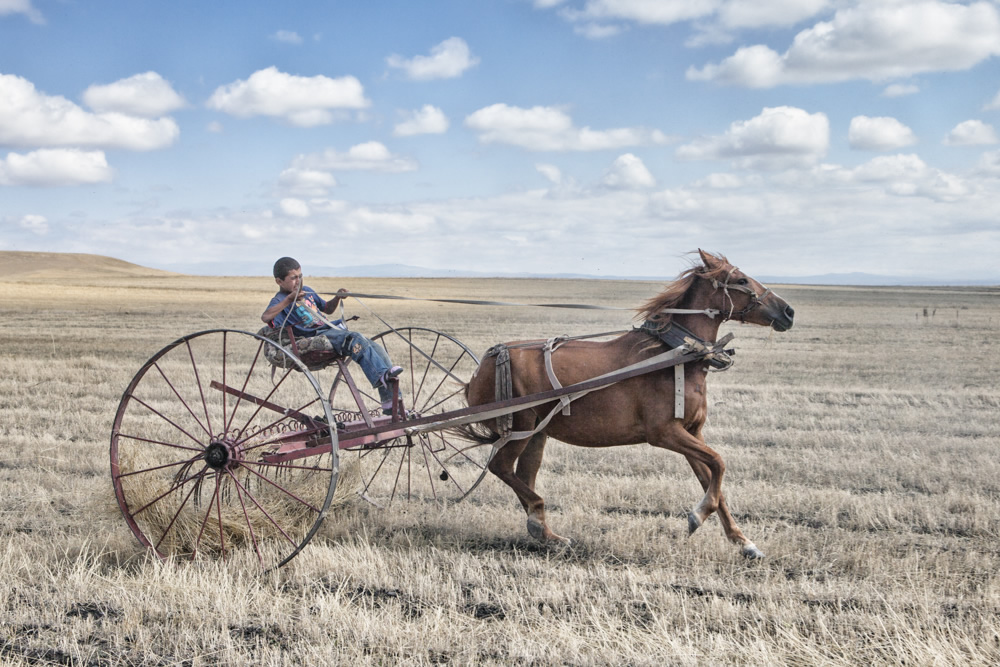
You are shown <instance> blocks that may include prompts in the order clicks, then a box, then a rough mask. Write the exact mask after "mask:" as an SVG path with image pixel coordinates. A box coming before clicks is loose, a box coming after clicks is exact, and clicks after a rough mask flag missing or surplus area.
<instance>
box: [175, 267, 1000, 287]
mask: <svg viewBox="0 0 1000 667" xmlns="http://www.w3.org/2000/svg"><path fill="white" fill-rule="evenodd" d="M246 269H247V266H246V264H243V263H240V264H236V263H233V264H228V265H227V264H211V265H207V264H192V265H174V266H171V270H173V271H179V272H182V273H191V274H195V275H260V273H259V272H256V271H254V272H247V270H246ZM305 270H306V275H307V276H310V275H311V276H331V277H338V278H339V277H343V278H538V279H543V278H556V279H567V280H648V281H653V282H666V281H669V280H673V278H674V276H672V275H671V276H639V275H630V276H623V275H589V274H582V273H528V272H520V273H502V274H497V273H492V272H483V271H467V270H458V269H428V268H425V267H421V266H411V265H408V264H369V265H356V266H337V267H333V266H314V265H309V266H306V267H305ZM756 277H757V279H758V280H760V281H761V282H764V283H776V284H791V285H858V286H878V285H887V286H888V285H891V286H896V285H902V286H920V285H923V286H942V285H956V286H963V285H973V286H983V285H1000V276H998V277H997V278H995V279H992V280H990V279H984V280H947V279H939V278H927V277H903V276H883V275H876V274H871V273H857V272H856V273H827V274H823V275H814V276H756Z"/></svg>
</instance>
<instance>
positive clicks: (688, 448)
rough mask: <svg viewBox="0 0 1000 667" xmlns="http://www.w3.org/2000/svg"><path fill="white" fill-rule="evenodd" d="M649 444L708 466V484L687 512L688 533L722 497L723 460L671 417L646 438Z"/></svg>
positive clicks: (709, 514) (724, 469) (707, 515)
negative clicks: (697, 500) (703, 493)
mask: <svg viewBox="0 0 1000 667" xmlns="http://www.w3.org/2000/svg"><path fill="white" fill-rule="evenodd" d="M649 444H651V445H653V446H655V447H662V448H663V449H669V450H670V451H674V452H677V453H679V454H681V455H682V456H684V458H686V459H688V460H689V461H691V460H694V461H696V462H698V463H700V464H701V465H703V466H705V468H707V469H708V473H709V474H708V478H707V481H708V483H707V485H703V486H704V488H705V495H704V496H703V497H702V499H701V502H699V503H698V504H697V505H696V506H695V508H694V509H692V510H691V512H690V513H688V534H689V535H690V534H691V533H693V532H694V531H696V530H698V528H699V527H701V524H703V523H704V522H705V519H707V518H708V517H710V516H711V515H712V513H713V512H715V511H716V510H717V509H718V507H719V499H720V498H721V497H722V475H723V474H724V473H725V471H726V464H725V463H723V461H722V457H721V456H719V454H718V452H716V451H715V450H714V449H712V448H711V447H709V446H708V445H706V444H705V443H704V441H703V440H701V439H700V438H698V437H697V436H695V435H692V434H691V433H688V432H687V431H685V430H684V427H683V426H682V425H681V422H680V421H679V420H671V421H670V422H669V423H668V424H667V425H666V426H665V427H664V428H663V429H662V431H660V432H659V433H656V434H655V437H652V438H650V440H649Z"/></svg>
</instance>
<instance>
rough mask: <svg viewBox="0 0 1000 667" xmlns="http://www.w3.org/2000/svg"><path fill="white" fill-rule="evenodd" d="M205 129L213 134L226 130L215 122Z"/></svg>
mask: <svg viewBox="0 0 1000 667" xmlns="http://www.w3.org/2000/svg"><path fill="white" fill-rule="evenodd" d="M205 129H206V130H208V131H209V132H212V133H213V134H218V133H220V132H222V131H223V130H225V129H226V128H224V127H223V126H222V123H220V122H219V121H217V120H213V121H212V122H210V123H209V124H208V125H206V126H205Z"/></svg>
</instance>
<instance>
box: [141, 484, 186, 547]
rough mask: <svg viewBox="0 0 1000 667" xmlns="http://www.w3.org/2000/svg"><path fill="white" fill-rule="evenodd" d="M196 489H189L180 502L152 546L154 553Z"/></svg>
mask: <svg viewBox="0 0 1000 667" xmlns="http://www.w3.org/2000/svg"><path fill="white" fill-rule="evenodd" d="M197 489H198V485H197V484H195V485H194V486H192V487H191V490H190V491H188V492H187V495H186V496H184V500H182V501H181V506H180V507H178V508H177V511H176V512H174V516H173V518H172V519H170V523H168V524H167V527H166V528H165V529H164V530H163V534H162V535H160V539H158V540H157V541H156V544H154V545H153V550H154V551H156V552H159V550H160V545H161V544H163V540H164V539H166V537H167V533H169V532H170V529H171V528H173V527H174V522H175V521H177V517H179V516H180V515H181V510H183V509H184V507H185V506H186V505H187V501H188V499H189V498H190V497H191V494H192V493H194V492H195V491H196V490H197ZM133 516H134V515H133Z"/></svg>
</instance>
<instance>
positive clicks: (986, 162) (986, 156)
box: [976, 151, 1000, 177]
mask: <svg viewBox="0 0 1000 667" xmlns="http://www.w3.org/2000/svg"><path fill="white" fill-rule="evenodd" d="M976 170H977V171H978V172H979V173H980V174H984V175H986V176H994V177H1000V151H990V152H988V153H983V155H982V157H980V158H979V164H977V165H976Z"/></svg>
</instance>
